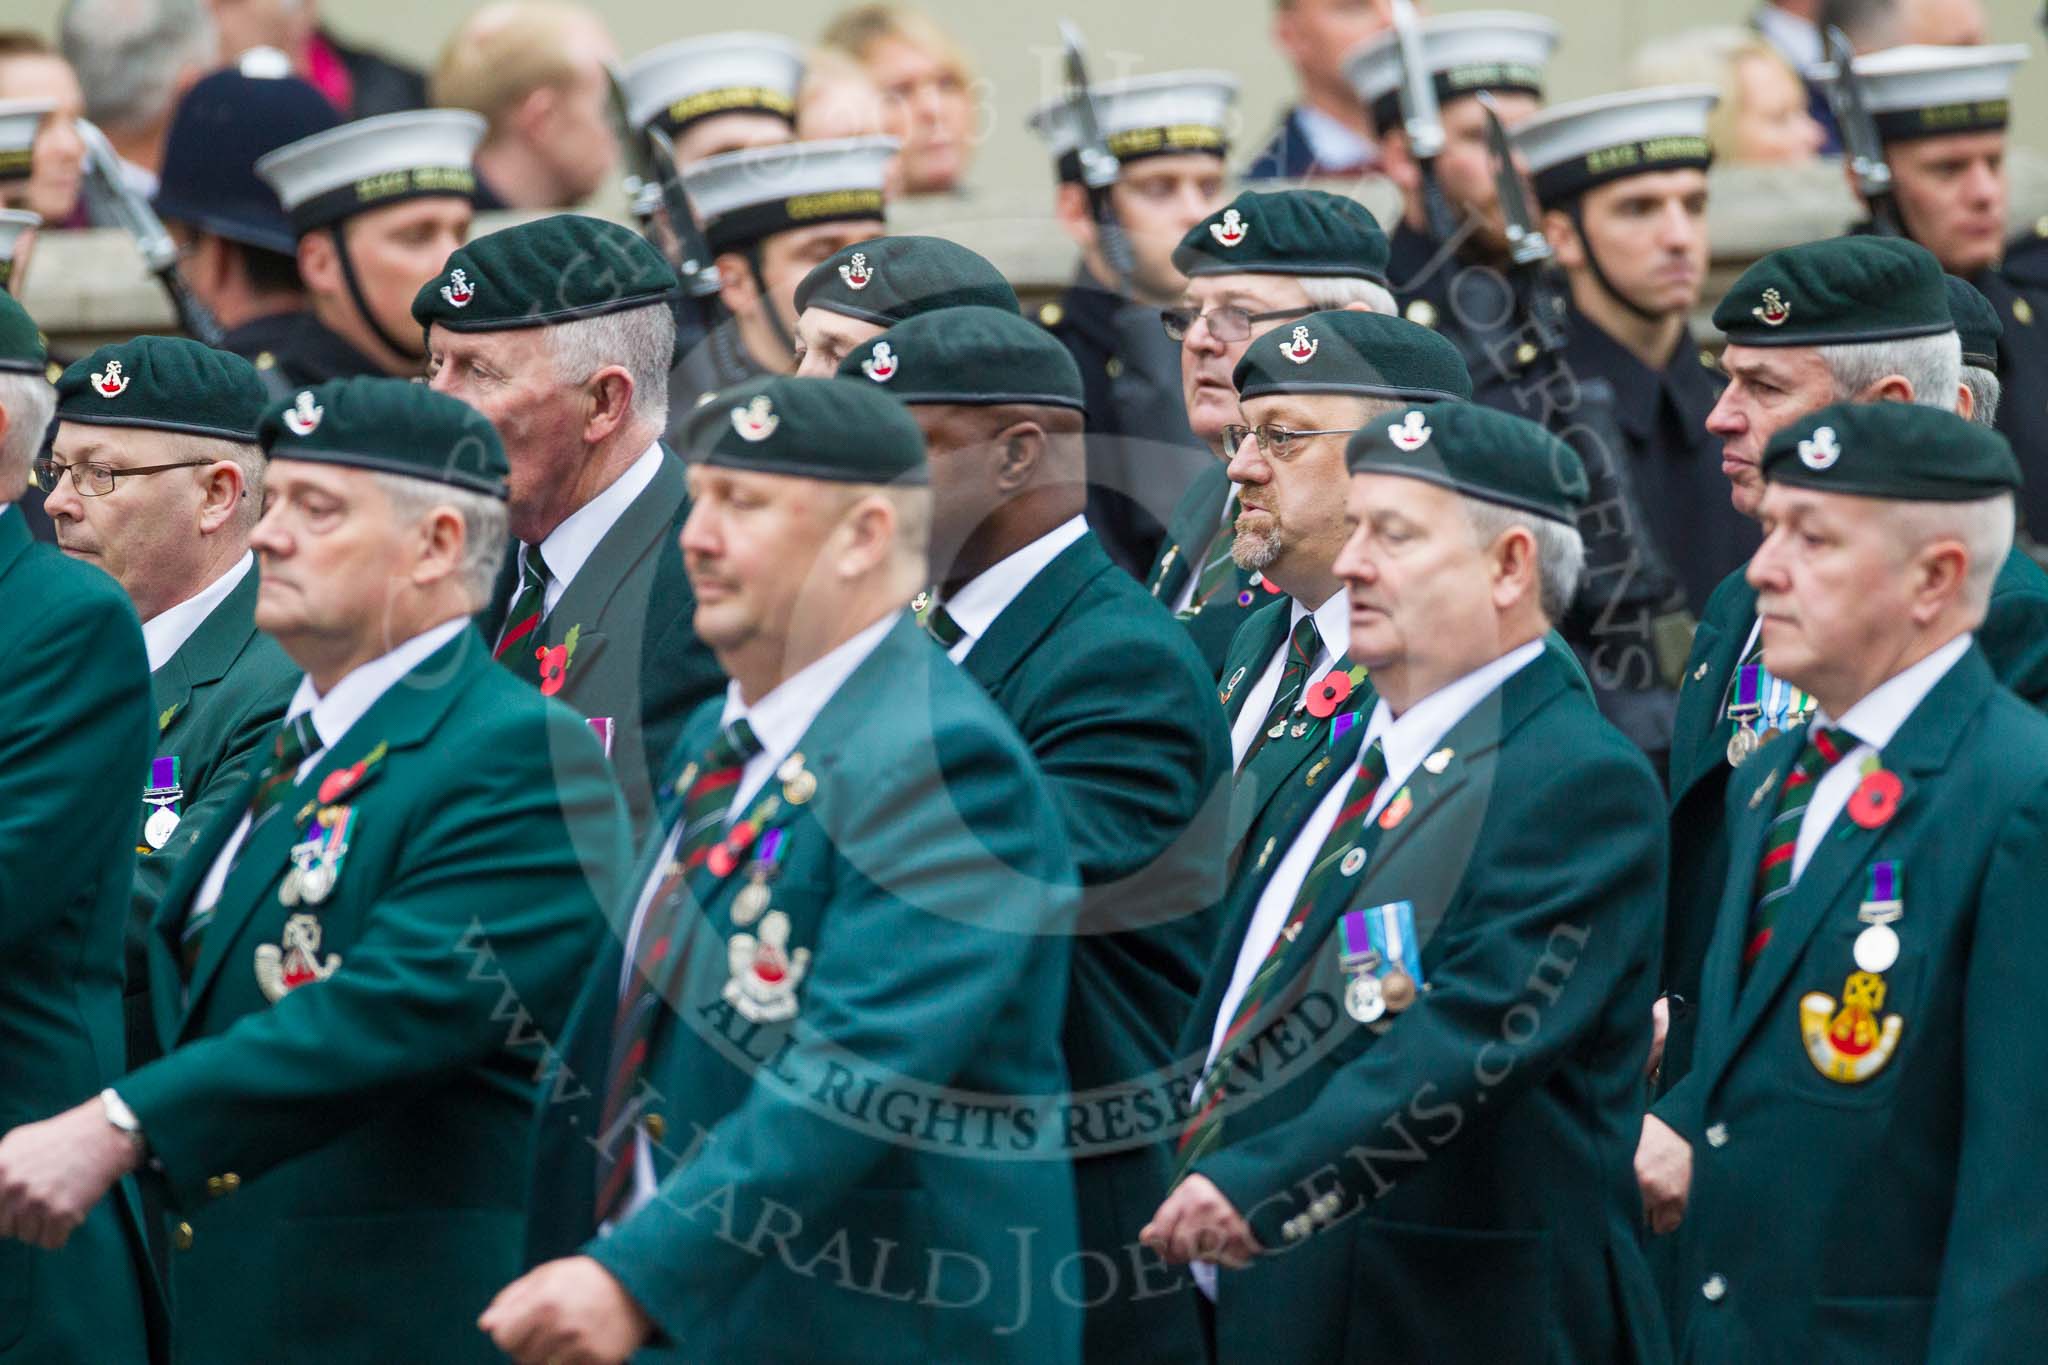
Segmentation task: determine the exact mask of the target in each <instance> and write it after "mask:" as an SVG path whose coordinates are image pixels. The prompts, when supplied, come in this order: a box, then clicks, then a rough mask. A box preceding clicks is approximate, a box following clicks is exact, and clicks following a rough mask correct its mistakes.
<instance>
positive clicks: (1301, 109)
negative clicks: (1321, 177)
mask: <svg viewBox="0 0 2048 1365" xmlns="http://www.w3.org/2000/svg"><path fill="white" fill-rule="evenodd" d="M1294 117H1295V121H1296V122H1297V123H1299V124H1300V125H1301V133H1302V136H1303V137H1305V138H1307V139H1308V146H1309V151H1310V152H1312V153H1313V154H1314V155H1315V159H1316V164H1317V165H1320V166H1330V167H1335V168H1337V169H1340V170H1341V169H1343V168H1345V167H1348V166H1371V165H1374V164H1376V163H1377V162H1378V161H1379V159H1380V149H1379V148H1378V147H1377V146H1375V145H1374V144H1373V140H1372V139H1371V138H1369V137H1367V136H1366V135H1365V134H1363V133H1361V132H1359V131H1358V130H1357V129H1356V128H1353V127H1352V126H1351V125H1350V124H1348V123H1340V122H1338V121H1337V120H1336V119H1334V118H1331V117H1330V116H1329V115H1328V114H1326V113H1324V112H1323V111H1322V110H1320V109H1318V108H1316V107H1315V106H1313V105H1308V104H1297V105H1295V106H1294Z"/></svg>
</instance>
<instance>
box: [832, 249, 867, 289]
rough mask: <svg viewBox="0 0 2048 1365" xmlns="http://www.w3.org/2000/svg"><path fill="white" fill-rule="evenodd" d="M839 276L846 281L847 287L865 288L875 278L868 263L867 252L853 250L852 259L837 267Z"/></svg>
mask: <svg viewBox="0 0 2048 1365" xmlns="http://www.w3.org/2000/svg"><path fill="white" fill-rule="evenodd" d="M839 278H840V279H842V280H844V281H846V287H847V288H848V289H855V290H859V289H865V288H867V287H868V285H869V284H870V283H872V282H873V281H874V278H875V272H874V270H873V269H872V268H871V267H870V266H869V265H868V254H867V253H866V252H865V251H856V252H854V253H853V259H852V260H850V261H848V262H847V263H846V264H845V265H842V266H840V267H839Z"/></svg>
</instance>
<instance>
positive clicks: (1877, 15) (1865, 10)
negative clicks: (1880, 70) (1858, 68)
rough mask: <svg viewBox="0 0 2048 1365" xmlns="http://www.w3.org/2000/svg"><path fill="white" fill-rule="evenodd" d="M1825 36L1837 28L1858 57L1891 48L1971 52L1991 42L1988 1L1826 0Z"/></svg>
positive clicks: (1823, 7) (1822, 13)
mask: <svg viewBox="0 0 2048 1365" xmlns="http://www.w3.org/2000/svg"><path fill="white" fill-rule="evenodd" d="M1820 25H1821V28H1822V30H1823V31H1825V30H1826V29H1828V28H1829V27H1830V26H1838V27H1840V28H1841V30H1842V32H1843V33H1844V34H1846V35H1847V36H1848V39H1849V42H1850V45H1851V46H1853V47H1854V48H1855V49H1856V51H1857V52H1858V53H1864V52H1876V51H1878V50H1880V49H1882V48H1887V47H1908V46H1917V45H1922V44H1924V45H1927V46H1932V47H1971V46H1974V45H1976V44H1979V43H1986V42H1989V41H1990V40H1991V26H1990V24H1989V22H1988V21H1987V20H1986V19H1985V16H1984V3H1983V0H1823V3H1822V4H1821V6H1820Z"/></svg>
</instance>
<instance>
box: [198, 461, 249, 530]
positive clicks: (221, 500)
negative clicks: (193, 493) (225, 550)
mask: <svg viewBox="0 0 2048 1365" xmlns="http://www.w3.org/2000/svg"><path fill="white" fill-rule="evenodd" d="M203 478H204V483H203V485H202V487H203V488H204V489H205V497H204V498H203V499H202V500H201V501H200V504H199V533H200V534H201V535H204V536H210V535H213V534H214V533H215V532H217V531H219V530H220V529H221V528H222V527H223V526H226V525H228V524H229V523H230V522H232V521H233V520H234V519H235V517H236V516H237V515H238V514H239V512H240V509H241V505H242V497H243V494H245V493H246V492H248V484H247V483H246V482H245V481H244V479H243V478H242V467H241V466H240V465H238V464H236V463H235V462H234V461H233V460H221V461H219V462H217V463H215V464H214V465H213V466H212V467H211V468H209V469H208V470H206V472H205V474H204V475H203Z"/></svg>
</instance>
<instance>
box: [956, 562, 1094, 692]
mask: <svg viewBox="0 0 2048 1365" xmlns="http://www.w3.org/2000/svg"><path fill="white" fill-rule="evenodd" d="M1115 567H1116V566H1115V565H1114V564H1112V563H1110V560H1109V556H1108V555H1107V554H1104V553H1103V550H1102V546H1101V543H1100V542H1098V541H1097V540H1096V539H1095V533H1094V532H1092V531H1089V532H1084V533H1083V534H1082V536H1081V538H1080V539H1079V540H1076V541H1075V542H1074V543H1073V544H1072V545H1069V546H1068V547H1067V548H1066V549H1064V550H1061V551H1060V552H1059V553H1058V554H1057V555H1055V556H1053V559H1052V562H1051V563H1050V564H1047V565H1046V566H1045V567H1044V568H1043V569H1040V570H1039V571H1038V573H1037V575H1036V576H1034V577H1033V578H1032V580H1031V581H1030V582H1029V583H1026V584H1025V585H1024V590H1023V591H1022V592H1020V593H1018V594H1017V596H1016V597H1015V598H1014V599H1012V600H1011V602H1010V605H1008V606H1007V607H1004V608H1003V610H1002V611H1001V613H999V614H998V615H997V617H996V619H995V620H994V621H993V622H991V623H990V625H989V628H988V630H987V631H986V632H985V633H984V634H983V635H982V636H981V638H979V639H977V640H976V641H975V642H974V643H973V644H972V645H969V646H968V648H967V655H966V657H965V658H963V659H962V660H961V661H960V666H961V667H962V668H964V669H966V670H967V673H968V676H970V677H972V678H973V679H974V680H975V681H976V682H978V683H980V684H981V686H982V688H983V690H984V691H987V692H991V693H992V692H994V691H996V689H998V688H999V687H1001V686H1002V685H1003V682H1004V680H1005V679H1007V678H1008V677H1009V676H1010V674H1011V673H1012V672H1014V671H1015V670H1016V668H1017V666H1018V665H1019V664H1021V663H1023V662H1024V660H1025V658H1026V657H1027V656H1028V655H1029V654H1030V653H1031V651H1032V650H1033V649H1034V648H1036V647H1037V645H1038V642H1039V641H1040V640H1042V639H1044V638H1045V633H1046V632H1047V631H1049V630H1051V629H1052V627H1053V623H1054V622H1055V621H1057V620H1059V619H1060V616H1061V614H1062V613H1064V612H1065V611H1066V609H1067V608H1068V607H1069V606H1070V605H1072V603H1073V602H1074V600H1075V599H1076V598H1078V597H1079V596H1080V595H1081V594H1082V593H1083V592H1085V591H1087V589H1088V586H1089V585H1090V584H1091V583H1093V582H1094V581H1095V580H1096V579H1097V578H1100V577H1101V576H1102V575H1103V574H1105V573H1108V572H1109V571H1110V570H1112V569H1114V568H1115Z"/></svg>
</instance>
